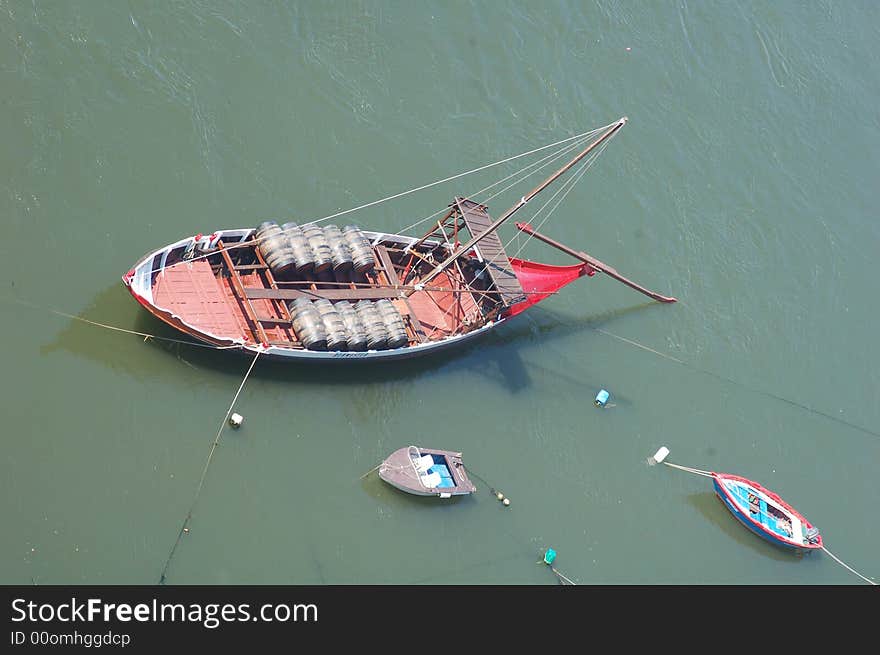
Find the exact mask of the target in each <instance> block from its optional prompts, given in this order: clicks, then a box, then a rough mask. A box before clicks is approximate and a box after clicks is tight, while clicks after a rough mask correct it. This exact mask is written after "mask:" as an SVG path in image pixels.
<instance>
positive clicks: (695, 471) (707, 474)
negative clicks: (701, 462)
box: [663, 462, 715, 478]
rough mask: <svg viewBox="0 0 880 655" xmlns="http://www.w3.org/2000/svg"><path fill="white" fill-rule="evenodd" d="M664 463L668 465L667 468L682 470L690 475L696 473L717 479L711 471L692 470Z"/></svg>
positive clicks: (687, 467)
mask: <svg viewBox="0 0 880 655" xmlns="http://www.w3.org/2000/svg"><path fill="white" fill-rule="evenodd" d="M663 463H664V464H666V466H671V467H672V468H674V469H680V470H682V471H687V472H688V473H695V474H697V475H702V476H703V477H707V478H714V477H715V476H714V475H712V473H710V472H709V471H703V470H701V469H695V468H691V467H690V466H682V465H681V464H673V463H672V462H663Z"/></svg>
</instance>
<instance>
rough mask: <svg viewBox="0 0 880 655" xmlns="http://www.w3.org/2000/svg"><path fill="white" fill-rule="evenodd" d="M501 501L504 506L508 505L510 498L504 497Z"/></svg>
mask: <svg viewBox="0 0 880 655" xmlns="http://www.w3.org/2000/svg"><path fill="white" fill-rule="evenodd" d="M501 502H503V503H504V506H505V507H508V506H509V505H510V498H505V499H504V500H503V501H501Z"/></svg>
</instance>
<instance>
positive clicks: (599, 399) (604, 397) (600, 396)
mask: <svg viewBox="0 0 880 655" xmlns="http://www.w3.org/2000/svg"><path fill="white" fill-rule="evenodd" d="M610 395H611V394H609V393H608V392H607V391H605V389H602V390H601V391H599V393H597V394H596V407H605V403H607V402H608V398H609V396H610Z"/></svg>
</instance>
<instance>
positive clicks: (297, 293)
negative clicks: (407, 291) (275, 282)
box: [244, 287, 403, 300]
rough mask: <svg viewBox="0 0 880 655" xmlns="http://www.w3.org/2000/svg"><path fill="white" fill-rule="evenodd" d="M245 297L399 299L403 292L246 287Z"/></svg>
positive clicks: (389, 290)
mask: <svg viewBox="0 0 880 655" xmlns="http://www.w3.org/2000/svg"><path fill="white" fill-rule="evenodd" d="M244 294H245V297H247V298H251V299H256V298H268V299H270V300H294V299H295V298H310V299H312V300H314V299H317V298H327V299H328V300H364V299H366V300H379V299H380V298H389V299H392V300H395V299H398V298H400V297H401V295H402V294H403V291H402V290H397V289H315V290H314V291H313V290H311V289H261V288H259V287H245V288H244Z"/></svg>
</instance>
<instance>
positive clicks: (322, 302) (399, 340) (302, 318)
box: [288, 297, 409, 351]
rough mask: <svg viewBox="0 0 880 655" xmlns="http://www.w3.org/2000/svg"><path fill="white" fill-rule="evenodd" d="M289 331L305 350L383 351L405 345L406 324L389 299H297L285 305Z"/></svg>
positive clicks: (406, 340) (407, 339)
mask: <svg viewBox="0 0 880 655" xmlns="http://www.w3.org/2000/svg"><path fill="white" fill-rule="evenodd" d="M288 309H290V316H291V318H292V319H293V330H294V332H295V333H296V335H297V336H298V337H299V340H300V341H301V342H302V345H303V346H304V347H305V348H306V349H308V350H350V351H364V350H387V349H390V348H402V347H403V346H406V345H407V344H408V343H409V338H408V337H407V335H406V324H405V323H404V321H403V317H402V316H401V315H400V311H398V309H397V307H395V306H394V303H392V302H391V301H390V300H386V299H384V298H383V299H382V300H376V301H372V300H359V301H358V302H357V303H355V304H352V303H350V302H348V301H347V300H343V301H340V302H336V303H331V302H330V301H329V300H327V299H326V298H319V299H318V300H311V299H309V298H305V297H302V298H297V299H295V300H293V301H291V302H290V303H289V304H288Z"/></svg>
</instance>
